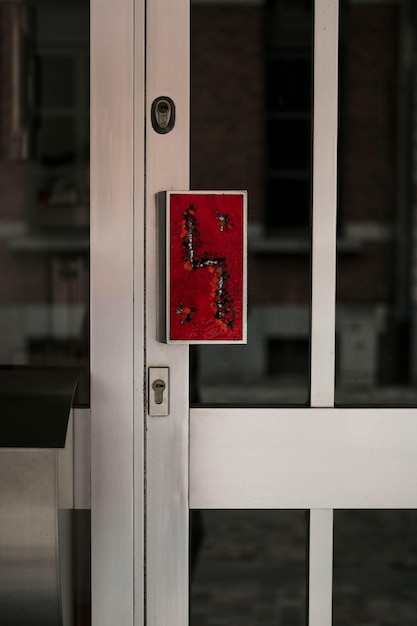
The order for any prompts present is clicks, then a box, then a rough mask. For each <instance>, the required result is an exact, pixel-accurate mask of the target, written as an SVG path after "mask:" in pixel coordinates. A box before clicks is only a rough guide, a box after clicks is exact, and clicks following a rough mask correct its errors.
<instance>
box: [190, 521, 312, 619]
mask: <svg viewBox="0 0 417 626" xmlns="http://www.w3.org/2000/svg"><path fill="white" fill-rule="evenodd" d="M197 514H198V517H196V515H197ZM193 515H194V516H193ZM191 539H192V546H191V547H192V551H191V554H192V556H193V557H194V558H193V560H192V565H193V567H192V579H191V589H190V624H191V626H209V625H210V624H219V625H220V624H222V625H223V626H229V625H230V626H232V625H233V624H239V625H240V626H246V625H247V626H253V624H257V625H259V626H275V625H276V624H286V625H288V626H289V625H291V626H304V624H305V619H306V554H307V548H306V545H307V542H306V515H305V512H304V511H193V512H192V516H191ZM193 539H194V541H193Z"/></svg>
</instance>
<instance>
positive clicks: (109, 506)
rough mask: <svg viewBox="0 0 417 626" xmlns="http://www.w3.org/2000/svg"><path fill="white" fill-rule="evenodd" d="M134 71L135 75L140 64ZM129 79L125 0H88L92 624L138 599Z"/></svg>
mask: <svg viewBox="0 0 417 626" xmlns="http://www.w3.org/2000/svg"><path fill="white" fill-rule="evenodd" d="M142 49H143V44H142ZM142 54H143V53H142ZM135 79H136V80H137V81H139V82H141V84H143V82H144V77H143V72H142V76H141V75H140V70H139V71H138V72H137V74H136V76H135ZM133 85H134V0H119V1H118V2H117V3H116V4H115V3H114V2H113V1H112V0H91V322H92V323H91V509H92V510H91V515H92V623H93V626H114V624H123V625H124V626H129V625H132V626H133V623H134V610H135V602H136V605H138V604H139V599H138V598H135V595H134V594H135V587H134V585H135V576H134V574H135V572H134V555H135V550H136V546H135V542H134V434H135V433H134V413H133V411H134V369H133V365H134V361H133V358H134V326H133V324H134V309H133V295H134V294H133V285H134V283H133V278H134V277H133V268H134V248H133V243H134V241H133V233H134V229H133V226H134V222H133V165H134V158H133V157H134V153H133V148H134V140H133V138H134V133H133V129H134V110H133V95H134V89H133ZM135 443H136V441H135ZM140 460H141V451H140V450H139V452H138V459H137V463H139V464H140ZM138 570H139V567H138ZM138 612H139V613H140V611H138ZM140 621H141V620H138V622H137V623H140Z"/></svg>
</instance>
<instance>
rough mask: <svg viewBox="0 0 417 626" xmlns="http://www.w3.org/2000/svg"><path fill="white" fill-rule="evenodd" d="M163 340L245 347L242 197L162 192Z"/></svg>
mask: <svg viewBox="0 0 417 626" xmlns="http://www.w3.org/2000/svg"><path fill="white" fill-rule="evenodd" d="M165 197H166V209H167V212H166V219H167V235H168V240H167V265H168V267H167V270H168V271H167V296H168V297H167V307H168V310H167V331H168V332H167V339H168V341H174V342H185V343H246V192H243V191H237V192H223V191H222V192H219V191H204V192H201V191H199V192H194V191H190V192H166V194H165Z"/></svg>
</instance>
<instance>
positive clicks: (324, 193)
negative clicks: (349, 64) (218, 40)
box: [311, 0, 339, 407]
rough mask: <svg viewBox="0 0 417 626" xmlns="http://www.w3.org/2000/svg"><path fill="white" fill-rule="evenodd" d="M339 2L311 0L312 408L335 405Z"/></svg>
mask: <svg viewBox="0 0 417 626" xmlns="http://www.w3.org/2000/svg"><path fill="white" fill-rule="evenodd" d="M338 5H339V2H338V0H315V18H314V110H313V115H314V127H313V252H312V257H313V258H312V326H311V406H312V407H331V406H333V404H334V371H335V300H336V202H337V119H338V109H337V106H338V99H337V95H338V70H339V68H338V50H339V11H338Z"/></svg>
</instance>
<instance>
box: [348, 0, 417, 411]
mask: <svg viewBox="0 0 417 626" xmlns="http://www.w3.org/2000/svg"><path fill="white" fill-rule="evenodd" d="M416 27H417V26H416V12H415V6H414V3H412V2H408V1H405V2H391V3H383V2H374V3H372V4H370V3H354V2H347V1H345V2H344V3H342V12H341V60H340V89H341V92H340V93H341V103H340V171H339V196H340V200H339V244H338V276H337V328H336V332H337V387H336V401H337V403H338V404H339V405H340V404H342V405H349V404H350V405H360V404H362V405H367V404H374V405H407V404H408V405H415V404H417V393H416V385H415V383H416V380H417V379H416V376H417V350H416V348H417V343H416V328H417V326H416V310H417V308H416V305H417V300H416V290H415V277H416V268H417V265H416V260H417V256H416V250H417V248H416V237H415V225H416V215H417V213H416V200H415V196H416V194H415V185H416V160H415V148H414V146H415V141H416V136H417V135H416V129H417V124H416V120H417V117H416V110H417V109H416V81H415V67H416V59H417V56H416V47H415V43H414V42H415V40H416V34H417V33H416Z"/></svg>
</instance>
